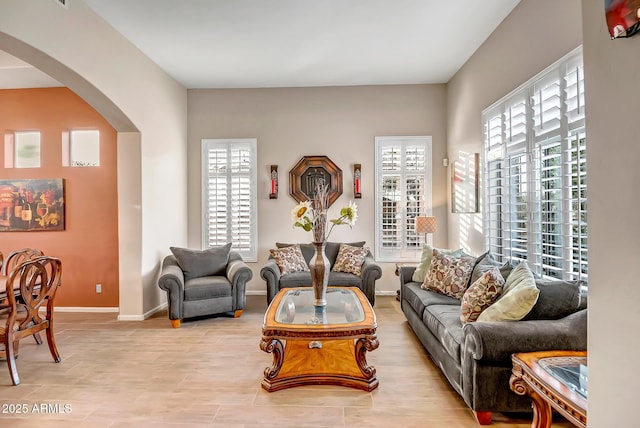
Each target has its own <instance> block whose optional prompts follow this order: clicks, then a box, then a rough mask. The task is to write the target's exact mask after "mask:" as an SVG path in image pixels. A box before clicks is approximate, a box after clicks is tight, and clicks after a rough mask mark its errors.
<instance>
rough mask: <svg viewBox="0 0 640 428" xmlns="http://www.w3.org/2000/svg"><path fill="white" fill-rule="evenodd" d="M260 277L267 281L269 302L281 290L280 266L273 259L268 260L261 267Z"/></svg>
mask: <svg viewBox="0 0 640 428" xmlns="http://www.w3.org/2000/svg"><path fill="white" fill-rule="evenodd" d="M260 277H262V279H264V280H265V281H266V283H267V304H269V303H271V300H273V298H274V297H275V296H276V294H278V291H280V287H279V284H280V268H279V267H278V265H277V264H276V262H275V261H274V260H273V259H269V260H267V262H266V263H265V264H264V266H263V267H262V269H260Z"/></svg>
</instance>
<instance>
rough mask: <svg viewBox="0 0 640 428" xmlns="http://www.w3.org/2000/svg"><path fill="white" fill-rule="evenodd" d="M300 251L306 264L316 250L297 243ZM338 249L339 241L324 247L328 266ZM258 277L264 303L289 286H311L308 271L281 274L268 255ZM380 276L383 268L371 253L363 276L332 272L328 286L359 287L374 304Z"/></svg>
mask: <svg viewBox="0 0 640 428" xmlns="http://www.w3.org/2000/svg"><path fill="white" fill-rule="evenodd" d="M347 244H348V245H351V246H354V247H363V246H364V244H365V243H364V242H349V243H347ZM289 245H292V244H282V243H276V246H277V247H278V248H282V247H287V246H289ZM299 245H300V249H301V250H302V255H303V256H304V259H305V261H306V262H307V264H309V261H310V260H311V257H313V255H314V254H315V251H316V250H315V247H314V246H313V244H299ZM339 249H340V243H339V242H327V244H326V247H325V255H326V256H327V259H329V264H330V265H331V266H333V264H334V263H335V261H336V258H337V257H338V250H339ZM260 276H261V277H262V279H264V280H265V281H266V283H267V304H269V303H271V300H273V298H274V297H275V295H276V294H278V292H279V291H280V290H281V289H283V288H290V287H311V273H310V272H293V273H287V274H285V275H281V273H280V268H279V267H278V265H277V264H276V262H275V260H273V258H272V257H271V256H269V260H267V262H266V263H265V264H264V266H263V267H262V269H261V270H260ZM381 276H382V269H381V268H380V266H379V265H377V264H376V262H375V261H374V260H373V256H372V255H371V252H368V253H367V256H366V257H365V259H364V263H363V264H362V273H361V274H360V276H357V275H354V274H352V273H346V272H333V271H332V272H331V273H329V282H328V285H329V286H344V287H358V288H360V290H362V292H363V293H364V295H365V296H367V299H368V300H369V302H370V303H371V306H373V305H374V303H375V301H376V280H377V279H379V278H380V277H381Z"/></svg>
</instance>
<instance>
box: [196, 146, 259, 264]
mask: <svg viewBox="0 0 640 428" xmlns="http://www.w3.org/2000/svg"><path fill="white" fill-rule="evenodd" d="M256 147H257V142H256V140H255V139H237V140H213V139H205V140H202V160H203V164H202V172H203V180H204V181H203V186H202V187H203V204H202V206H203V211H204V212H203V228H202V231H203V248H209V247H213V246H219V245H225V244H226V243H228V242H231V243H232V244H233V245H232V249H234V250H236V251H239V252H240V254H241V255H242V257H243V259H244V260H246V261H256V260H257V236H258V233H257V215H256V207H257V199H256V198H257V196H256V191H255V189H256V182H257V171H256V165H257V160H256V158H257V149H256Z"/></svg>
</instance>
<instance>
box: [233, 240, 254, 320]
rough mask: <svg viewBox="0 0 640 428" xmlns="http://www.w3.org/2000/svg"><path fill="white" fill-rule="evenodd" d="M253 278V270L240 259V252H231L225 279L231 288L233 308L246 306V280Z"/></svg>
mask: <svg viewBox="0 0 640 428" xmlns="http://www.w3.org/2000/svg"><path fill="white" fill-rule="evenodd" d="M251 278H253V271H252V270H251V268H250V267H249V266H248V265H247V264H246V263H245V262H244V261H243V260H242V257H240V254H238V253H235V254H234V252H231V254H230V255H229V263H228V264H227V279H228V280H229V282H231V289H232V290H233V309H234V310H238V309H244V307H245V306H246V288H247V282H249V281H251Z"/></svg>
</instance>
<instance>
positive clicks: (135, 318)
mask: <svg viewBox="0 0 640 428" xmlns="http://www.w3.org/2000/svg"><path fill="white" fill-rule="evenodd" d="M166 307H167V303H166V302H165V303H161V304H159V305H158V306H156V307H155V308H153V309H150V310H148V311H147V312H145V313H144V314H142V315H118V321H144V320H146V319H147V318H149V317H150V316H151V315H153V314H155V313H156V312H159V311H161V310H163V309H165V308H166Z"/></svg>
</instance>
